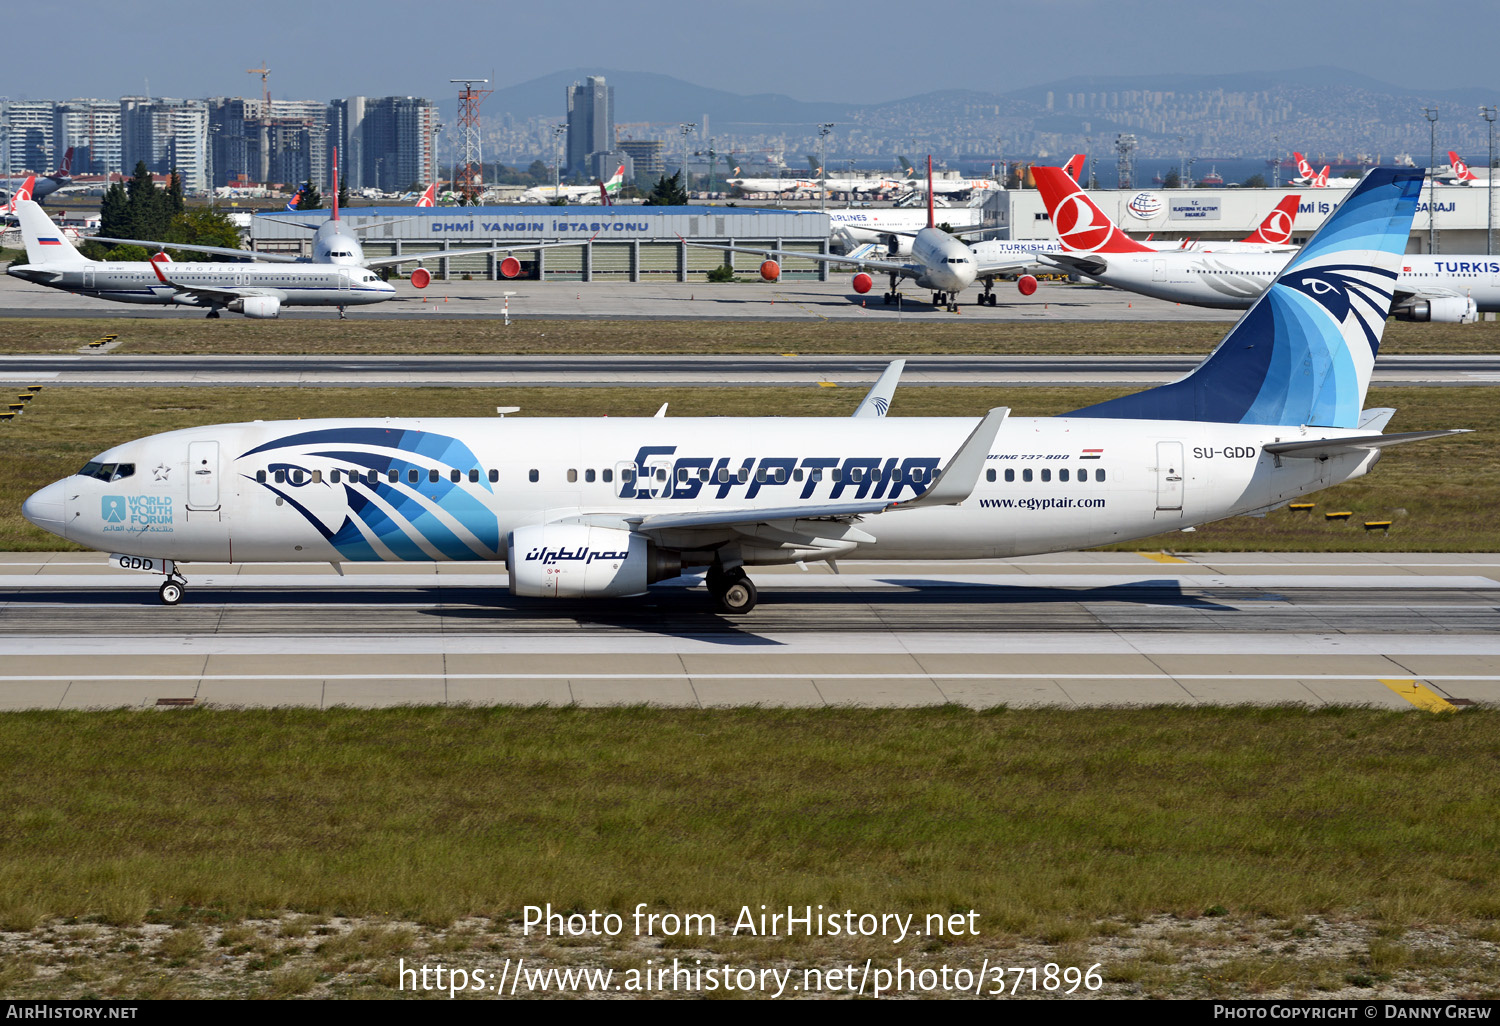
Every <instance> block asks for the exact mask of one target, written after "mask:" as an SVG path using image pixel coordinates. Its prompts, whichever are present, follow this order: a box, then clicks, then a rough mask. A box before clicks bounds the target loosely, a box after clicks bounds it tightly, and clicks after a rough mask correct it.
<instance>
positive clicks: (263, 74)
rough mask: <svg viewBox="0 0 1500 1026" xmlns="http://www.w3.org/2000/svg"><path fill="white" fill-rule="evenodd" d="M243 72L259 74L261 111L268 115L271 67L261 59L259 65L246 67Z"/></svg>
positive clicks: (269, 108)
mask: <svg viewBox="0 0 1500 1026" xmlns="http://www.w3.org/2000/svg"><path fill="white" fill-rule="evenodd" d="M245 74H247V75H259V76H260V102H261V104H262V107H261V113H263V114H265V115H266V116H267V117H269V116H270V114H271V69H270V68H268V67H266V62H265V61H264V60H262V61H261V62H260V67H258V68H246V69H245Z"/></svg>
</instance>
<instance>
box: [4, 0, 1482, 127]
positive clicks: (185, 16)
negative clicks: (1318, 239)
mask: <svg viewBox="0 0 1500 1026" xmlns="http://www.w3.org/2000/svg"><path fill="white" fill-rule="evenodd" d="M429 11H430V12H433V13H425V12H429ZM440 11H441V12H442V13H436V12H440ZM684 11H693V13H692V15H691V16H690V17H688V18H687V19H685V20H684V19H683V17H682V12H684ZM924 11H931V12H936V13H937V14H938V17H936V18H930V19H929V18H924V17H923V16H922V14H921V12H924ZM1497 13H1500V6H1497V4H1496V3H1495V2H1494V0H1488V2H1481V0H1443V2H1441V3H1416V2H1412V0H1406V2H1396V0H1362V2H1351V0H1295V2H1282V0H1269V2H1266V0H1262V2H1254V0H1250V2H1239V3H1234V4H1227V3H1224V2H1223V0H1193V2H1177V0H1152V2H1136V0H1109V2H1106V0H1072V2H1062V0H1033V2H1029V3H996V2H990V3H979V4H973V3H962V2H950V3H944V4H928V3H921V2H914V0H897V2H888V0H842V2H839V3H822V2H819V0H798V2H793V3H782V2H779V0H758V2H740V3H722V2H713V0H710V2H709V3H705V4H686V3H682V2H676V3H670V4H667V3H657V2H655V0H607V2H598V0H562V2H555V0H554V2H541V0H531V2H528V3H514V2H506V3H496V2H490V3H476V2H472V0H450V2H449V3H446V4H441V5H439V4H424V3H419V2H414V0H399V2H396V0H352V2H343V3H336V4H323V3H307V2H306V0H298V2H292V0H256V2H255V3H252V4H238V5H233V6H231V5H228V4H222V3H218V2H215V0H151V2H150V3H146V4H139V3H138V4H131V3H119V2H118V0H115V2H110V3H101V2H98V0H67V2H40V3H38V2H31V3H14V4H8V5H7V7H6V17H5V38H6V48H5V49H6V56H5V60H4V62H3V64H0V95H6V96H10V97H12V98H18V97H22V96H28V97H33V98H66V97H73V96H98V97H107V98H112V97H116V96H120V95H122V94H131V93H138V92H140V91H142V90H143V89H144V88H145V84H144V83H145V80H146V79H148V78H149V79H150V88H151V93H152V94H153V95H156V96H188V97H197V96H214V95H240V96H250V95H255V94H257V93H258V92H259V91H260V82H259V78H258V77H255V76H250V75H247V74H245V70H244V69H246V68H251V67H257V66H259V65H260V63H261V61H262V60H263V59H264V60H265V61H267V62H268V64H269V66H270V68H271V71H272V74H271V91H272V94H273V95H274V96H277V97H287V98H296V99H329V98H331V97H336V96H346V95H358V94H364V95H388V94H411V95H419V96H428V97H434V98H437V97H442V96H445V95H446V94H447V93H449V92H450V91H452V87H450V86H449V84H448V79H450V78H453V77H455V76H459V75H478V76H480V77H489V76H490V75H491V74H493V76H494V78H495V80H496V82H497V83H498V84H499V85H501V86H508V85H515V84H517V83H520V82H524V81H526V80H528V79H532V78H536V77H538V76H541V75H545V74H547V73H549V72H553V71H559V70H563V69H568V68H578V67H599V68H618V69H621V70H629V71H658V72H663V73H666V74H671V75H675V76H677V77H679V78H683V79H686V80H688V81H690V82H694V83H697V84H700V85H706V86H714V87H717V88H720V89H726V90H729V91H731V92H736V93H762V92H777V93H784V94H786V95H788V96H791V97H793V98H796V99H801V100H831V101H847V102H866V101H870V102H875V101H883V100H891V99H897V98H900V97H905V96H912V95H915V94H918V93H923V92H928V91H930V90H933V89H950V88H963V89H982V90H987V91H996V92H1004V91H1006V90H1009V89H1014V88H1017V87H1020V86H1024V85H1028V84H1040V83H1043V82H1050V81H1053V80H1055V79H1060V78H1066V77H1069V76H1072V75H1082V74H1093V73H1098V74H1139V73H1143V72H1146V71H1166V72H1184V73H1192V74H1212V73H1214V72H1234V71H1250V70H1257V69H1266V70H1280V69H1287V68H1300V67H1309V66H1313V65H1333V66H1337V67H1343V68H1348V69H1350V70H1354V71H1360V72H1363V73H1365V74H1367V75H1370V76H1372V77H1374V78H1378V79H1382V80H1384V81H1388V82H1393V83H1398V84H1404V85H1408V86H1410V87H1413V89H1414V90H1416V91H1420V89H1421V87H1422V86H1424V85H1425V86H1427V87H1430V88H1433V89H1448V88H1457V87H1462V86H1489V85H1495V84H1497V83H1496V82H1495V79H1496V75H1495V73H1494V71H1493V70H1492V69H1493V67H1494V64H1493V61H1494V38H1495V34H1494V25H1495V20H1496V14H1497ZM330 14H336V15H337V16H338V17H339V18H340V19H341V20H340V21H339V22H338V23H332V22H330V21H328V16H329V15H330ZM33 40H34V41H35V44H34V45H32V43H30V42H29V41H33Z"/></svg>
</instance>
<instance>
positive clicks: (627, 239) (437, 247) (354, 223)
mask: <svg viewBox="0 0 1500 1026" xmlns="http://www.w3.org/2000/svg"><path fill="white" fill-rule="evenodd" d="M273 216H274V218H275V220H273V219H272V218H271V217H256V218H254V219H253V221H252V222H251V236H250V240H251V241H250V244H251V248H252V249H255V250H257V251H259V252H263V253H266V252H273V253H292V254H298V255H302V256H309V255H311V252H312V236H313V230H314V229H316V228H317V226H318V225H320V224H322V223H323V221H324V219H326V218H327V217H328V216H329V211H327V210H310V211H307V212H306V213H298V212H292V211H278V212H277V213H276V214H275V215H273ZM341 216H342V217H343V219H344V220H346V221H347V222H348V223H349V226H350V227H351V228H353V229H356V230H357V229H360V228H361V227H365V226H371V227H366V228H365V230H364V231H361V232H360V233H359V234H360V239H361V241H362V242H363V245H364V251H365V253H366V255H368V256H372V257H376V256H394V255H397V254H407V253H423V254H428V253H430V254H435V255H436V254H441V253H442V252H443V251H444V250H448V249H463V248H464V247H468V246H500V245H507V244H511V243H514V244H515V245H517V246H524V245H525V244H526V243H536V242H560V241H569V240H577V241H578V242H579V243H580V245H577V246H566V247H561V248H558V249H548V250H542V251H537V250H529V251H528V250H524V249H517V250H516V251H515V253H514V254H513V255H514V256H515V257H516V259H517V260H519V261H520V262H521V275H520V277H522V278H529V279H532V280H540V281H653V280H655V281H662V280H666V281H683V282H686V281H703V280H704V279H705V277H706V275H707V274H708V272H709V271H711V270H713V269H714V268H716V267H720V266H723V265H725V264H729V265H730V266H732V267H734V268H735V269H736V270H738V271H740V272H741V273H743V274H746V275H753V274H756V273H758V269H759V267H760V262H761V258H760V257H758V256H756V255H755V254H753V253H716V252H714V251H713V250H710V249H699V248H697V247H694V246H684V245H682V243H681V241H680V239H679V236H680V237H681V238H685V239H689V240H691V241H694V242H713V243H721V244H725V245H729V244H734V245H742V244H743V245H751V246H766V247H768V248H771V247H774V248H777V249H783V250H789V251H792V252H807V253H827V252H829V217H828V215H827V214H824V213H821V212H819V211H816V210H767V209H756V208H753V207H722V206H719V207H702V206H690V207H640V206H629V207H621V206H615V207H604V206H579V207H554V206H514V207H355V208H346V209H345V210H344V211H343V212H342V214H341ZM288 222H291V223H288ZM298 222H305V223H306V224H307V225H308V227H307V228H300V227H297V224H296V223H298ZM505 256H506V254H505V253H503V252H501V253H480V254H475V255H468V256H451V257H441V256H439V257H437V259H435V260H428V261H427V264H426V266H427V268H428V269H429V270H430V271H431V272H432V273H433V276H434V277H436V278H440V279H454V278H458V279H461V278H463V277H464V276H465V275H469V276H472V277H474V278H486V279H491V280H497V281H498V280H501V277H502V276H501V274H500V263H501V261H502V260H504V259H505ZM411 269H412V265H410V264H407V265H403V267H402V271H403V273H409V272H410V271H411ZM781 273H782V275H783V277H785V278H788V279H792V280H797V279H802V280H827V274H828V271H827V267H826V265H823V264H820V263H818V262H816V261H813V260H797V259H796V258H791V259H788V260H783V261H782V262H781Z"/></svg>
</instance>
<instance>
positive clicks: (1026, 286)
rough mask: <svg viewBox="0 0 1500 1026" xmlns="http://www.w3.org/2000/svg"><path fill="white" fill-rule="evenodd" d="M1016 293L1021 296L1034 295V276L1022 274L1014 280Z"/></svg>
mask: <svg viewBox="0 0 1500 1026" xmlns="http://www.w3.org/2000/svg"><path fill="white" fill-rule="evenodd" d="M1016 291H1018V292H1020V293H1021V295H1023V296H1030V295H1035V294H1036V275H1034V274H1023V275H1021V276H1020V277H1019V278H1017V279H1016Z"/></svg>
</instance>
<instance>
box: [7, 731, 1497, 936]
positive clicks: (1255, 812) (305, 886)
mask: <svg viewBox="0 0 1500 1026" xmlns="http://www.w3.org/2000/svg"><path fill="white" fill-rule="evenodd" d="M0 751H5V752H9V753H12V758H10V759H9V760H7V762H8V765H7V768H6V782H7V786H6V787H5V788H4V789H3V791H0V823H3V824H4V826H3V827H0V929H5V930H30V929H33V928H35V927H37V926H38V924H40V923H42V922H44V921H45V920H47V919H48V918H49V917H55V916H62V917H79V918H85V919H86V918H88V917H94V918H96V919H97V920H99V921H102V922H109V923H115V924H130V923H139V922H142V921H174V920H175V921H180V920H182V919H183V918H188V919H191V918H193V917H194V916H200V915H201V916H204V917H207V918H211V919H222V918H224V917H229V918H237V917H242V916H252V917H255V916H261V915H269V914H281V913H284V912H286V911H288V910H289V911H293V912H302V913H313V914H334V915H345V916H347V915H389V916H396V917H402V918H406V919H411V920H417V921H421V922H432V923H447V922H451V921H453V920H454V919H456V918H461V917H465V916H497V917H505V918H509V917H514V916H519V914H520V909H521V906H522V905H524V904H536V903H542V902H547V901H550V902H551V903H552V904H553V905H554V907H557V908H561V909H581V910H588V909H591V908H599V909H612V910H616V911H620V912H628V911H630V910H632V909H633V908H634V906H635V903H637V902H647V903H649V905H650V906H651V907H652V908H654V909H658V910H661V909H671V910H676V911H678V912H681V913H685V912H712V913H714V914H715V915H716V916H718V917H720V920H721V921H722V920H723V917H725V916H729V917H730V919H729V921H730V922H732V921H733V917H734V915H735V914H736V913H737V912H738V911H739V909H740V907H741V906H742V905H747V904H748V905H750V906H751V907H752V908H755V907H757V906H758V905H760V904H762V903H764V904H766V905H768V906H771V907H775V906H778V905H779V906H783V907H784V906H785V905H788V904H791V905H794V906H799V907H800V906H802V905H806V904H811V905H814V906H816V905H819V904H824V905H827V906H828V907H830V908H845V907H847V908H853V909H864V910H879V911H894V910H903V911H913V912H921V913H923V914H926V913H928V912H960V911H967V910H969V909H971V908H972V909H975V910H978V911H979V912H980V920H979V924H980V927H981V931H982V933H983V934H985V935H987V936H991V937H993V936H995V935H997V934H1002V933H1030V932H1034V931H1037V930H1040V929H1042V928H1043V927H1044V926H1045V924H1047V923H1049V922H1057V921H1060V920H1071V919H1079V920H1082V921H1087V922H1092V921H1094V920H1097V919H1099V918H1101V917H1126V918H1127V919H1131V918H1135V919H1139V918H1144V917H1148V916H1151V915H1154V914H1158V913H1171V914H1180V915H1182V916H1184V917H1188V918H1192V917H1197V916H1200V915H1203V914H1205V910H1207V914H1208V915H1216V914H1233V915H1242V914H1254V915H1261V916H1275V917H1286V916H1295V915H1304V914H1314V913H1317V914H1323V913H1345V912H1348V913H1354V914H1359V915H1362V916H1366V917H1369V916H1373V917H1375V918H1377V919H1383V920H1388V921H1393V922H1403V923H1404V922H1414V921H1423V922H1450V921H1457V920H1464V921H1467V922H1473V921H1475V920H1494V919H1496V918H1500V892H1497V891H1496V890H1495V888H1493V887H1492V886H1491V885H1490V883H1491V881H1493V880H1494V879H1495V878H1496V875H1497V873H1500V786H1497V783H1496V781H1497V780H1500V754H1497V753H1500V711H1490V710H1484V709H1472V710H1468V711H1465V712H1463V713H1459V714H1446V715H1430V714H1421V713H1416V712H1411V713H1394V712H1385V711H1379V710H1370V709H1349V708H1337V707H1334V708H1320V709H1302V708H1288V707H1281V708H1250V707H1238V708H1193V709H1188V708H1171V707H1168V708H1154V709H1081V710H1004V709H1001V710H992V711H988V712H973V711H970V710H966V709H961V708H956V707H945V708H936V709H921V710H896V709H883V710H877V709H847V708H845V709H826V710H790V709H777V710H757V709H737V710H681V709H652V708H643V707H634V708H618V709H608V710H589V711H584V710H580V709H576V708H553V709H548V708H529V709H518V708H484V709H479V708H411V707H407V708H396V709H383V710H350V709H332V710H326V711H318V710H301V709H273V710H213V711H210V710H202V709H199V710H186V711H177V712H173V713H163V714H159V715H151V714H142V713H140V712H135V711H116V712H88V713H84V712H25V713H11V714H7V715H5V716H3V717H0ZM21 752H24V753H25V756H24V758H17V757H16V755H17V754H18V753H21ZM194 910H196V911H194Z"/></svg>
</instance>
